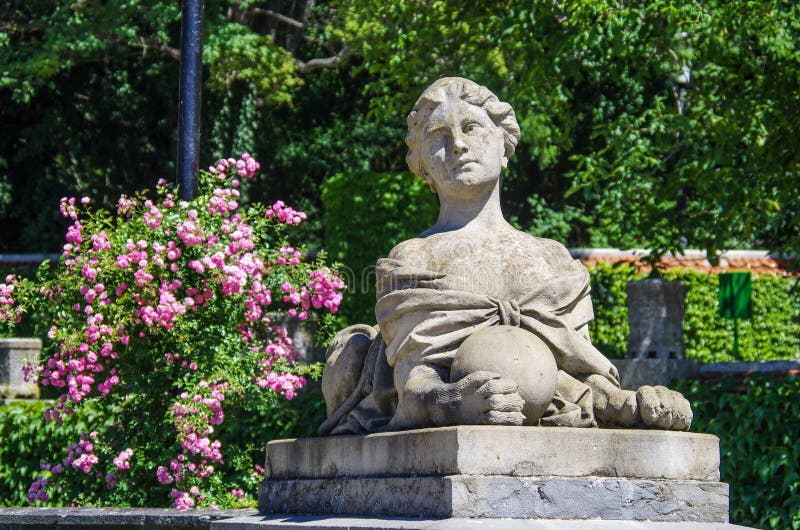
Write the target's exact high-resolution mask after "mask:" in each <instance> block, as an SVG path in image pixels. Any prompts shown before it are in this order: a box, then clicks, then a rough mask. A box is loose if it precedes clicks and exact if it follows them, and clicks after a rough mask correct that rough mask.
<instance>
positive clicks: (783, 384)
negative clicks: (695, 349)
mask: <svg viewBox="0 0 800 530" xmlns="http://www.w3.org/2000/svg"><path fill="white" fill-rule="evenodd" d="M675 388H676V390H678V391H680V392H683V394H684V395H685V396H686V397H687V398H688V399H689V401H691V403H692V408H693V409H694V413H695V418H694V423H693V424H692V431H695V432H703V433H710V434H715V435H717V436H719V439H720V456H721V464H720V473H721V480H722V481H723V482H727V483H728V484H730V505H731V510H730V515H731V521H732V522H734V523H736V524H741V525H747V526H755V527H757V528H770V529H776V530H778V529H780V530H784V529H789V528H791V529H793V530H797V529H800V444H797V418H798V417H800V399H798V398H800V379H797V378H796V377H787V378H785V379H780V380H776V379H774V378H771V377H769V376H764V375H761V374H753V375H749V376H746V377H744V378H743V379H742V378H739V377H726V378H722V379H719V380H715V381H710V382H709V381H700V380H693V381H680V382H679V383H678V384H677V385H675Z"/></svg>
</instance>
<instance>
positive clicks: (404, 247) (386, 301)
mask: <svg viewBox="0 0 800 530" xmlns="http://www.w3.org/2000/svg"><path fill="white" fill-rule="evenodd" d="M519 136H520V130H519V125H518V124H517V120H516V117H515V114H514V111H513V109H512V108H511V106H510V105H509V104H507V103H503V102H501V101H499V100H498V98H497V96H495V95H494V94H493V93H492V92H491V91H489V90H488V89H487V88H485V87H483V86H480V85H478V84H476V83H474V82H472V81H469V80H467V79H462V78H444V79H440V80H438V81H436V82H435V83H433V84H432V85H431V86H430V87H428V89H427V90H425V92H424V93H423V94H422V96H421V97H420V98H419V100H418V101H417V103H416V105H415V106H414V109H413V110H412V111H411V113H410V114H409V116H408V134H407V136H406V143H407V145H408V149H409V150H408V155H407V157H406V160H407V162H408V166H409V168H410V169H411V171H412V172H413V173H415V174H416V175H418V176H420V177H422V178H424V179H425V180H426V181H427V182H428V183H429V184H430V186H431V188H432V189H433V191H434V192H436V193H437V195H438V197H439V203H440V210H439V217H438V219H437V221H436V224H435V225H433V226H432V227H431V228H429V229H428V230H426V231H425V232H423V233H422V234H420V235H419V236H418V237H416V238H414V239H410V240H408V241H403V242H402V243H400V244H399V245H397V246H396V247H394V248H393V249H392V251H391V252H390V254H389V256H388V257H387V258H383V259H380V260H378V263H377V288H378V295H377V304H376V306H375V314H376V317H377V320H378V325H377V326H374V327H373V326H367V325H357V326H351V327H349V328H346V329H344V330H342V331H341V332H339V333H338V334H337V336H336V337H335V338H334V340H333V341H332V342H331V345H330V347H329V349H328V353H327V361H326V365H325V372H324V375H323V378H322V390H323V394H324V397H325V402H326V406H327V413H328V419H327V420H326V421H325V422H324V423H323V424H322V426H320V428H319V433H320V434H361V433H370V432H380V431H393V430H403V429H412V428H421V427H434V426H443V425H461V424H497V425H552V426H558V425H562V426H573V427H590V426H598V425H599V426H601V427H625V428H628V427H639V426H641V427H654V428H662V429H671V430H687V429H688V428H689V426H690V424H691V420H692V411H691V408H690V406H689V403H688V401H686V399H684V398H683V396H681V395H680V394H679V393H677V392H674V391H671V390H669V389H667V388H665V387H658V386H657V387H650V386H645V387H642V388H640V389H638V390H637V391H633V390H623V389H622V388H620V384H619V376H618V373H617V370H616V369H615V368H614V365H613V364H612V363H611V362H610V361H609V360H608V359H607V358H606V357H604V356H603V355H602V354H601V353H600V352H599V351H598V350H597V349H596V348H595V347H594V346H592V343H591V342H590V340H589V333H588V324H589V322H590V321H591V320H592V319H593V317H594V313H593V309H592V303H591V299H590V298H589V275H588V273H587V272H586V269H585V268H584V267H583V266H582V265H581V264H580V262H578V261H577V260H573V259H572V258H571V256H570V255H569V253H568V252H567V250H566V248H564V246H563V245H561V244H559V243H557V242H555V241H552V240H549V239H542V238H536V237H532V236H530V235H528V234H525V233H523V232H520V231H518V230H516V229H514V228H513V227H512V226H511V225H509V224H508V222H507V221H506V220H505V219H504V218H503V215H502V213H501V210H500V175H501V173H502V171H503V170H504V169H505V168H506V166H507V164H508V159H509V157H510V156H512V155H513V153H514V149H515V146H516V144H517V142H518V140H519Z"/></svg>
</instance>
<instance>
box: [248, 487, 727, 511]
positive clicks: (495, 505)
mask: <svg viewBox="0 0 800 530" xmlns="http://www.w3.org/2000/svg"><path fill="white" fill-rule="evenodd" d="M258 508H259V511H261V512H263V513H304V514H357V515H392V516H407V517H470V518H472V517H484V518H520V519H606V520H620V519H621V520H628V519H629V520H639V521H641V520H650V521H701V522H726V521H727V520H728V486H727V484H723V483H721V482H700V481H675V480H655V479H624V478H602V477H581V478H564V477H508V476H485V475H450V476H445V477H426V476H421V477H384V478H343V479H300V480H265V481H263V482H262V483H261V484H260V485H259V506H258Z"/></svg>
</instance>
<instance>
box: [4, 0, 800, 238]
mask: <svg viewBox="0 0 800 530" xmlns="http://www.w3.org/2000/svg"><path fill="white" fill-rule="evenodd" d="M179 22H180V12H179V6H178V4H177V3H175V2H170V1H166V0H159V1H151V2H142V1H139V0H126V1H122V2H99V1H96V0H81V1H77V2H70V3H64V2H46V1H43V0H33V1H28V0H26V1H22V0H12V1H11V2H6V3H5V4H4V5H3V6H2V7H0V227H2V230H3V233H4V237H3V240H2V242H0V251H3V252H8V251H34V250H54V249H57V248H58V240H59V233H60V230H59V229H56V228H58V227H59V226H60V225H59V220H58V218H57V213H56V212H57V209H56V208H55V205H56V204H57V201H58V198H59V197H60V196H61V195H65V194H76V193H90V194H92V195H94V196H95V197H97V198H99V199H101V200H105V201H109V200H111V198H112V197H115V196H116V195H118V194H119V193H120V192H132V191H134V190H135V189H139V188H141V187H145V186H151V187H152V186H153V185H154V184H155V181H156V180H157V179H158V178H161V177H164V176H169V175H171V174H173V172H174V161H175V158H176V156H175V150H176V122H177V84H178V69H177V66H178V61H179V57H180V50H179V49H178V48H179V46H180V44H179V32H180V28H179V26H180V24H179ZM203 62H204V80H205V84H204V87H205V89H204V93H203V126H202V127H203V129H202V134H203V136H202V141H203V149H202V153H203V156H204V157H205V158H204V160H202V162H203V163H204V164H205V165H207V163H209V162H211V160H212V159H214V158H215V157H219V156H223V155H228V154H230V153H233V152H238V151H244V150H252V151H254V152H256V153H257V154H258V155H259V157H260V159H262V160H264V161H266V164H265V168H266V171H265V174H266V175H267V176H266V177H264V178H263V180H262V181H261V182H259V183H258V185H256V186H254V187H252V188H251V190H250V198H251V199H254V200H271V199H275V198H281V199H284V200H287V201H290V202H293V203H294V204H295V205H296V206H297V207H298V208H304V209H306V210H307V211H308V212H309V214H310V217H311V218H312V219H317V222H316V223H309V225H308V228H307V230H308V233H307V234H306V235H307V236H308V237H310V238H311V239H312V240H313V241H315V242H316V244H318V245H323V244H324V241H323V231H322V227H321V219H322V215H321V213H322V212H321V209H322V207H323V206H322V202H321V194H320V186H321V184H322V183H324V182H325V181H326V180H327V179H328V178H330V177H332V176H333V175H336V174H342V173H350V174H363V175H369V174H374V173H392V172H397V171H404V170H405V167H404V155H405V149H404V145H403V141H402V140H403V136H404V119H405V115H406V113H407V112H408V110H409V109H410V108H411V106H412V104H413V102H414V100H415V99H416V97H417V96H418V95H419V94H420V92H421V91H422V90H423V89H424V88H425V87H426V86H427V85H428V84H430V83H431V82H432V81H434V80H435V79H437V78H438V77H441V76H444V75H459V76H464V77H469V78H471V79H473V80H475V81H477V82H479V83H481V84H485V85H486V86H488V87H489V88H490V89H492V90H493V91H494V92H495V93H497V95H498V96H499V97H500V98H501V99H503V100H506V101H509V102H510V103H511V104H512V105H513V107H514V109H515V110H516V112H517V116H518V119H519V122H520V126H521V129H522V140H521V143H520V146H519V148H518V151H517V154H516V155H515V157H514V159H513V160H512V163H511V167H510V169H509V171H508V174H507V176H506V178H505V181H504V199H503V200H504V208H505V209H506V213H507V215H509V216H510V217H511V218H512V219H513V220H514V221H515V222H516V223H518V224H519V225H520V226H521V227H522V228H523V229H527V230H529V231H531V232H532V233H535V234H536V235H544V236H551V237H557V238H559V239H561V240H563V241H564V242H566V243H567V244H569V245H573V246H580V245H583V246H588V245H592V246H618V247H646V248H652V249H653V250H655V251H656V252H657V253H660V252H664V251H667V250H673V251H678V250H680V249H681V248H685V247H692V248H706V249H709V250H718V249H725V248H733V247H739V248H742V247H751V248H753V247H765V248H768V249H771V250H778V251H788V252H792V251H793V252H797V251H798V250H800V227H798V223H797V222H795V218H796V217H797V213H798V210H800V191H798V188H799V187H798V185H797V183H798V181H800V180H799V179H798V175H800V154H798V150H797V149H796V147H795V145H796V140H795V138H794V134H793V133H794V132H795V130H796V129H797V124H798V116H800V6H798V5H797V4H796V3H794V2H790V1H774V2H759V1H750V0H734V1H725V2H722V1H707V2H672V1H668V0H654V1H651V2H634V3H630V2H621V1H614V0H582V1H577V2H565V1H561V0H554V1H553V0H551V1H548V2H523V1H520V0H507V1H503V2H474V1H463V0H462V1H454V2H443V1H431V0H428V1H422V2H420V1H418V0H396V1H393V2H382V1H379V0H349V1H344V0H339V1H337V0H333V1H329V2H313V1H311V0H294V1H291V2H290V1H288V0H267V1H246V0H208V1H206V2H205V21H204V57H203ZM231 125H234V127H231ZM365 178H366V177H365ZM379 182H381V179H376V185H378V183H379ZM400 204H402V201H401V202H400Z"/></svg>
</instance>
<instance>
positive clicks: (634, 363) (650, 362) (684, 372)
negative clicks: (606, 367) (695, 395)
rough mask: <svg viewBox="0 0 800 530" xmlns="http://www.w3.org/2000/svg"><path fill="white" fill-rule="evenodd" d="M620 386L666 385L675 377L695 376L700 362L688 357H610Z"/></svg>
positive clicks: (698, 371)
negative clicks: (617, 373) (617, 372)
mask: <svg viewBox="0 0 800 530" xmlns="http://www.w3.org/2000/svg"><path fill="white" fill-rule="evenodd" d="M611 362H612V363H614V366H616V367H617V370H619V380H620V384H621V385H622V388H639V387H641V386H645V385H654V386H655V385H662V386H667V385H669V384H670V383H671V382H672V381H674V380H675V379H687V378H692V377H697V375H698V374H699V373H700V370H701V363H699V362H697V361H692V360H689V359H611Z"/></svg>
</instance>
